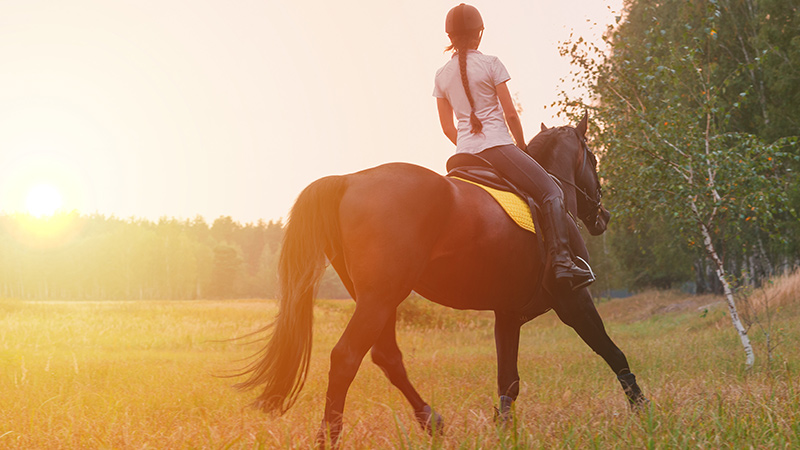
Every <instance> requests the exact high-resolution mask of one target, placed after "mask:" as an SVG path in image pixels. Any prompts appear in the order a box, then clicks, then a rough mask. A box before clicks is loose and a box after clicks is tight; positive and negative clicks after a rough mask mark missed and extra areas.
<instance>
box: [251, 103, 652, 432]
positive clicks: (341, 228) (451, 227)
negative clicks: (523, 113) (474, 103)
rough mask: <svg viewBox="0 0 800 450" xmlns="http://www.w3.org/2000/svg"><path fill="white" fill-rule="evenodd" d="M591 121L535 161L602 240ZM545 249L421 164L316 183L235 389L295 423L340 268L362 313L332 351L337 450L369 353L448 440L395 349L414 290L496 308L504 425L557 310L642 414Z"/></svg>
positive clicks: (563, 130)
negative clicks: (544, 325)
mask: <svg viewBox="0 0 800 450" xmlns="http://www.w3.org/2000/svg"><path fill="white" fill-rule="evenodd" d="M587 121H588V117H587V116H586V115H584V117H583V119H582V120H581V121H580V123H579V124H578V125H577V126H575V127H573V126H561V127H554V128H547V127H546V126H545V125H544V124H542V127H541V128H542V131H541V132H540V133H539V134H537V135H536V136H535V137H534V138H533V139H532V140H531V141H530V143H529V144H528V146H527V148H526V152H527V153H529V154H530V155H531V156H533V157H534V158H536V159H537V160H538V161H539V163H540V164H542V166H543V167H544V168H545V169H546V170H548V171H549V172H550V173H551V174H552V175H553V176H554V177H555V178H557V179H558V180H559V181H560V183H561V185H562V187H563V192H564V203H565V205H566V207H567V209H568V211H570V213H571V215H572V216H573V217H578V218H580V219H581V221H582V222H583V223H584V225H585V226H586V228H587V230H588V231H589V233H590V234H592V235H599V234H601V233H603V232H604V231H605V230H606V227H607V224H608V221H609V220H610V216H611V215H610V213H609V212H608V210H606V209H605V208H604V207H603V205H602V203H601V187H600V182H599V178H598V175H597V159H596V158H595V155H594V154H593V153H592V151H591V150H590V149H589V148H588V146H587V144H586V130H587ZM573 220H574V219H573ZM571 228H572V231H571V240H572V247H573V252H574V253H575V254H576V255H577V256H580V257H582V258H583V259H584V260H587V261H588V259H589V255H588V252H587V250H586V247H585V245H584V244H583V240H582V238H581V237H580V235H579V232H578V228H577V223H572V224H571ZM543 252H544V250H543V245H542V243H541V242H540V241H539V239H538V235H537V234H534V233H531V232H530V231H527V230H523V229H522V228H520V227H519V226H517V225H516V224H515V223H514V222H513V221H512V220H511V219H510V218H509V216H508V215H507V214H506V213H505V212H504V211H503V209H501V207H500V206H499V205H498V203H497V202H496V201H495V200H494V199H493V198H492V197H491V196H490V195H489V194H488V193H487V192H485V191H484V190H483V189H481V188H480V187H478V186H475V185H473V184H471V183H468V182H465V181H462V180H458V179H454V178H450V177H445V176H442V175H440V174H437V173H435V172H433V171H431V170H429V169H426V168H423V167H420V166H417V165H412V164H406V163H389V164H385V165H381V166H378V167H373V168H370V169H366V170H363V171H360V172H356V173H352V174H348V175H339V176H328V177H324V178H321V179H318V180H316V181H314V182H312V183H311V184H310V185H308V186H307V187H306V188H305V189H304V190H303V191H302V192H301V194H300V195H299V196H298V198H297V200H296V202H295V203H294V206H293V207H292V209H291V213H290V215H289V219H288V221H287V224H286V228H285V234H284V239H283V243H282V250H281V254H280V260H279V268H278V276H279V280H280V282H279V285H280V297H279V312H278V315H277V317H276V318H275V320H274V322H273V323H272V324H270V325H268V326H267V327H265V328H263V329H262V330H260V331H266V330H267V329H270V328H271V335H270V336H269V338H268V340H267V342H266V344H265V346H264V347H263V348H262V349H261V351H260V352H259V353H258V354H257V355H255V356H256V357H255V358H254V360H253V361H252V362H251V363H250V364H249V365H248V366H247V367H246V368H245V369H243V371H242V372H241V373H240V375H246V376H247V379H246V380H245V381H243V382H241V383H238V384H237V387H238V388H240V389H249V388H255V387H258V386H261V385H264V390H263V392H262V393H261V394H260V395H259V396H258V398H257V399H256V401H255V402H254V404H253V406H255V407H257V408H260V409H262V410H264V411H265V412H273V413H278V414H283V413H285V412H286V411H287V410H288V409H289V408H290V407H291V406H292V405H293V404H294V402H295V401H296V400H297V396H298V394H299V392H300V390H301V389H302V388H303V385H304V383H305V380H306V375H307V373H308V368H309V363H310V354H311V341H312V314H313V299H314V294H315V289H316V287H317V286H318V284H319V281H320V278H321V276H322V274H323V272H324V270H325V268H326V266H327V262H328V261H329V262H330V264H331V265H332V266H333V268H334V269H335V270H336V272H337V274H338V275H339V277H340V278H341V280H342V283H343V284H344V286H345V287H346V288H347V290H348V292H349V293H350V295H351V296H352V298H353V299H354V300H355V302H356V307H355V311H354V313H353V315H352V317H351V318H350V321H349V323H348V324H347V326H346V328H345V330H344V332H343V334H342V336H341V337H340V339H339V341H338V342H337V344H336V345H335V346H334V348H333V350H332V351H331V355H330V371H329V375H328V387H327V395H326V402H325V409H324V414H323V421H322V425H321V427H320V430H319V434H318V435H317V443H318V444H319V445H321V446H325V444H326V442H330V443H331V444H332V445H333V446H334V447H335V446H337V444H338V439H339V437H340V435H341V432H342V415H343V410H344V404H345V397H346V395H347V390H348V388H349V386H350V384H351V382H352V380H353V378H354V377H355V375H356V372H357V371H358V368H359V366H360V364H361V362H362V360H363V358H364V356H365V355H366V353H367V352H368V351H370V350H371V355H372V361H373V362H374V363H375V364H377V365H378V366H379V367H380V368H381V369H382V371H383V372H384V373H385V374H386V376H387V377H388V379H389V381H390V382H391V383H392V384H393V385H394V386H396V387H397V388H398V389H399V390H400V391H401V392H402V393H403V395H404V396H405V398H406V399H407V400H408V402H409V403H410V404H411V407H412V408H413V410H414V414H415V418H416V419H417V421H418V422H419V424H420V425H421V426H422V427H423V428H424V429H426V430H427V431H428V432H429V433H431V434H433V433H435V432H441V430H442V429H443V425H444V421H443V419H442V417H441V416H440V415H439V414H438V413H437V412H435V411H433V410H432V409H431V407H430V406H429V405H428V403H426V402H425V400H423V398H422V397H421V396H420V395H419V393H418V392H417V391H416V389H415V388H414V386H413V385H412V384H411V382H410V381H409V379H408V376H407V374H406V369H405V366H404V365H403V357H402V353H401V351H400V349H399V347H398V344H397V340H396V333H395V326H396V310H397V306H398V305H399V304H400V303H401V302H402V301H403V300H404V299H406V298H407V297H408V296H409V294H410V293H411V292H412V290H413V291H415V292H416V293H418V294H420V295H421V296H423V297H425V298H426V299H428V300H430V301H433V302H435V303H438V304H440V305H444V306H448V307H450V308H455V309H462V310H464V309H471V310H488V311H494V314H495V326H494V335H495V344H496V352H497V388H498V394H499V395H500V409H499V414H500V416H501V418H503V419H505V420H507V419H508V418H509V417H510V414H511V412H510V411H511V405H512V403H513V402H514V401H516V399H517V396H518V394H519V380H520V376H519V373H518V370H517V358H518V350H519V338H520V327H521V326H522V325H523V324H524V323H526V322H528V321H530V320H532V319H533V318H534V317H536V316H539V315H541V314H543V313H545V312H547V311H549V310H551V309H553V310H555V312H556V314H557V315H558V317H559V319H560V320H561V321H562V322H564V323H565V324H567V325H568V326H570V327H572V328H573V329H574V330H575V331H576V332H577V333H578V335H579V336H580V337H581V338H582V339H583V340H584V342H586V344H588V345H589V347H591V349H592V350H594V351H595V352H596V353H597V354H599V355H600V356H601V357H602V358H603V359H604V360H605V361H606V363H607V364H608V365H609V367H610V368H611V369H612V371H613V372H614V374H615V375H617V378H618V380H619V382H620V383H621V384H622V388H623V391H624V393H625V395H626V396H627V399H628V402H629V403H630V405H631V407H632V408H633V409H637V407H639V406H640V405H643V404H645V403H646V402H647V399H646V398H645V397H644V395H643V394H642V391H641V389H640V388H639V386H638V384H637V383H636V379H635V376H634V375H633V373H632V372H631V371H630V368H629V365H628V361H627V359H626V357H625V355H624V353H623V352H622V351H621V350H620V349H619V348H618V347H617V346H616V344H614V342H613V341H612V340H611V338H610V337H609V336H608V334H607V333H606V331H605V328H604V326H603V322H602V319H601V318H600V315H599V314H598V312H597V310H596V308H595V306H594V303H593V302H592V297H591V294H590V293H589V290H588V289H587V288H583V289H580V290H576V291H567V290H565V289H559V287H558V286H557V285H555V283H552V282H549V281H550V280H551V279H552V276H546V275H547V271H548V269H546V267H547V263H546V261H545V260H544V258H543V257H542V255H543ZM542 279H543V280H544V283H541V282H539V280H542ZM542 285H543V286H544V288H541V287H539V288H537V286H542Z"/></svg>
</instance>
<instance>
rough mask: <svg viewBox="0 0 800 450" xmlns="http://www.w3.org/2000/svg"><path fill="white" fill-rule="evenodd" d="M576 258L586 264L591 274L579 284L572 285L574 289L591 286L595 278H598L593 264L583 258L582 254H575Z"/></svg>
mask: <svg viewBox="0 0 800 450" xmlns="http://www.w3.org/2000/svg"><path fill="white" fill-rule="evenodd" d="M575 259H577V260H578V261H580V262H582V263H583V265H585V266H586V270H588V271H589V275H590V276H589V278H587V279H586V280H585V281H584V282H583V283H580V284H578V285H573V286H572V290H573V291H577V290H578V289H583V288H585V287H586V286H589V285H590V284H592V283H594V282H595V280H597V276H596V275H595V274H594V271H593V270H592V266H590V265H589V263H588V262H587V261H586V260H585V259H583V258H581V257H580V256H575ZM576 265H577V264H576Z"/></svg>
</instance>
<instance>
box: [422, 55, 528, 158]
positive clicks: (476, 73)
mask: <svg viewBox="0 0 800 450" xmlns="http://www.w3.org/2000/svg"><path fill="white" fill-rule="evenodd" d="M467 79H468V80H469V88H470V92H471V93H472V99H473V101H474V102H475V115H476V116H478V119H480V121H481V123H482V124H483V130H482V131H481V132H480V133H477V134H473V133H472V132H471V130H472V125H470V123H469V116H470V112H471V108H470V106H469V100H468V99H467V93H466V92H465V91H464V85H463V84H462V83H461V71H460V69H459V67H458V55H453V57H452V58H451V59H450V61H448V62H447V64H445V65H444V66H442V68H441V69H439V70H438V71H437V72H436V78H435V80H434V88H433V96H434V97H437V98H445V99H447V101H448V102H450V106H452V107H453V111H454V112H455V115H456V119H458V125H457V126H456V128H457V129H458V137H457V138H456V143H457V145H456V152H457V153H478V152H480V151H481V150H485V149H487V148H491V147H496V146H498V145H506V144H512V145H513V144H514V140H513V139H511V135H510V134H509V132H508V127H507V126H506V120H505V117H504V116H503V108H502V106H500V100H499V99H498V98H497V90H496V86H497V85H498V84H500V83H503V82H506V81H508V80H510V79H511V76H509V74H508V71H507V70H506V68H505V66H504V65H503V63H502V62H500V59H498V58H497V57H496V56H489V55H484V54H483V53H481V52H479V51H477V50H469V51H468V52H467Z"/></svg>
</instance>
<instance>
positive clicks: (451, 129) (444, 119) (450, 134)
mask: <svg viewBox="0 0 800 450" xmlns="http://www.w3.org/2000/svg"><path fill="white" fill-rule="evenodd" d="M436 108H437V109H438V110H439V123H440V124H442V131H444V135H445V136H447V139H450V142H452V143H453V144H454V145H456V138H457V137H458V130H456V125H455V123H454V122H453V107H452V106H450V102H448V101H447V99H446V98H439V97H437V98H436Z"/></svg>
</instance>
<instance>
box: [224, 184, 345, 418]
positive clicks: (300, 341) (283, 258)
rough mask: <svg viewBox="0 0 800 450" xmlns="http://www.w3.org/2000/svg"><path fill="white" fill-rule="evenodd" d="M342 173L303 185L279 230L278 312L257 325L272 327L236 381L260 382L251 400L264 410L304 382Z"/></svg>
mask: <svg viewBox="0 0 800 450" xmlns="http://www.w3.org/2000/svg"><path fill="white" fill-rule="evenodd" d="M346 188H347V184H346V179H345V178H344V177H341V176H332V177H326V178H322V179H319V180H317V181H315V182H314V183H312V184H310V185H309V186H308V187H306V188H305V189H304V190H303V192H301V193H300V196H299V197H298V198H297V201H296V202H295V204H294V206H293V207H292V210H291V213H290V215H289V220H288V223H287V225H286V229H285V231H284V236H283V245H282V247H281V255H280V261H279V263H278V277H279V284H280V304H279V310H278V316H277V317H276V318H275V320H274V321H273V322H272V324H270V325H268V326H267V327H265V328H263V329H262V330H260V331H266V330H268V329H270V328H271V329H272V335H271V337H269V338H268V340H267V343H266V345H265V346H264V348H263V349H262V350H261V351H260V352H259V353H258V354H256V355H255V356H256V359H255V360H254V361H253V362H252V363H251V364H250V365H249V366H247V367H246V368H245V370H244V372H243V373H241V375H248V378H247V379H246V380H245V381H243V382H241V383H238V384H237V385H236V387H237V388H239V389H251V388H255V387H256V386H260V385H262V384H263V385H265V387H264V392H263V393H262V394H261V395H260V396H259V397H258V398H257V399H256V401H255V402H254V403H253V406H255V407H257V408H259V409H262V410H263V411H265V412H278V413H279V414H283V413H285V412H286V411H287V410H288V409H289V408H291V406H292V405H293V404H294V403H295V401H297V397H298V395H299V393H300V390H301V389H303V385H304V384H305V380H306V375H307V374H308V366H309V362H310V357H311V338H312V325H313V307H314V294H315V291H316V289H317V286H318V285H319V281H320V278H322V275H323V273H324V272H325V265H326V264H325V250H326V249H328V250H329V251H331V252H337V251H338V250H339V247H340V245H341V243H340V240H341V238H340V230H339V203H340V201H341V198H342V195H343V194H344V191H345V189H346Z"/></svg>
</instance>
